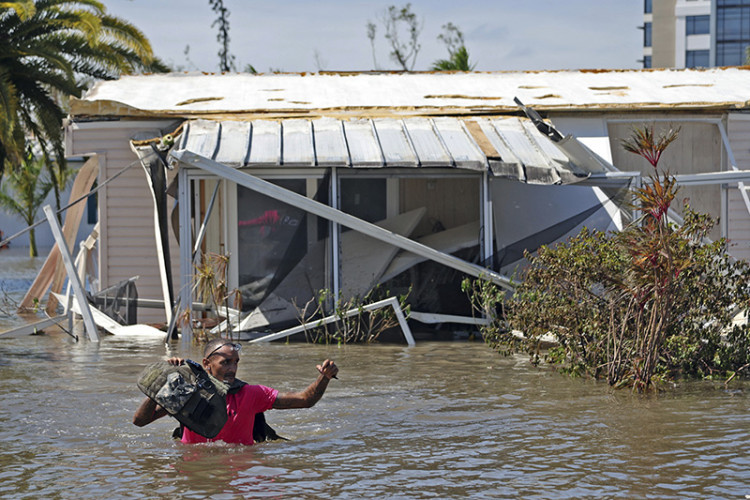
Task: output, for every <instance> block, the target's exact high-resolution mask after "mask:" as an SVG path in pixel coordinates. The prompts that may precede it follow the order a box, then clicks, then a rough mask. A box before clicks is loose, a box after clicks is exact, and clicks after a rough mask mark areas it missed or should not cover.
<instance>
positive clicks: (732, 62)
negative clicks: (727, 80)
mask: <svg viewBox="0 0 750 500" xmlns="http://www.w3.org/2000/svg"><path fill="white" fill-rule="evenodd" d="M718 5H719V6H718V8H717V10H716V65H717V66H739V65H742V64H745V59H746V55H745V49H746V47H747V46H748V45H750V0H723V1H720V2H719V3H718Z"/></svg>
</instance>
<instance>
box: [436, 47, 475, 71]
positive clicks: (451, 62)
mask: <svg viewBox="0 0 750 500" xmlns="http://www.w3.org/2000/svg"><path fill="white" fill-rule="evenodd" d="M474 66H476V64H470V63H469V51H468V50H466V47H464V46H463V45H462V46H460V47H459V48H458V49H456V50H455V51H454V52H452V53H451V55H450V59H439V60H437V61H435V62H434V63H432V70H433V71H473V70H474Z"/></svg>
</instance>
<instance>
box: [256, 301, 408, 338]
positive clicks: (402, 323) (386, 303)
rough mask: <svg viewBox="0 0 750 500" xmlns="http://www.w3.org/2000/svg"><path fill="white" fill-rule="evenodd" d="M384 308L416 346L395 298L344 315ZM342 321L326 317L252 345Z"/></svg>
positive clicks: (269, 336)
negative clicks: (391, 309)
mask: <svg viewBox="0 0 750 500" xmlns="http://www.w3.org/2000/svg"><path fill="white" fill-rule="evenodd" d="M383 307H392V308H393V312H394V313H395V314H396V319H397V320H398V324H399V326H400V327H401V331H402V332H403V334H404V339H405V340H406V343H407V344H409V346H414V345H415V344H416V343H415V342H414V336H413V335H412V333H411V329H410V328H409V324H408V323H407V322H406V318H405V317H404V312H403V311H402V310H401V305H400V304H399V302H398V299H396V298H395V297H388V298H387V299H383V300H379V301H377V302H373V303H372V304H367V305H366V306H362V307H361V308H359V307H358V308H354V309H350V310H348V311H346V313H344V316H345V317H347V318H350V317H352V316H354V315H356V314H360V313H361V312H362V311H363V310H364V311H374V310H376V309H381V308H383ZM340 320H341V316H339V315H338V314H334V315H332V316H326V317H325V318H322V319H319V320H315V321H311V322H309V323H305V324H302V325H299V326H295V327H292V328H289V329H287V330H283V331H281V332H277V333H272V334H270V335H266V336H263V337H260V338H257V339H253V340H251V341H250V343H253V344H255V343H258V342H270V341H272V340H278V339H283V338H286V337H289V336H291V335H295V334H297V333H302V332H304V331H306V330H307V329H309V328H317V327H320V326H323V325H328V324H331V323H334V322H336V321H340Z"/></svg>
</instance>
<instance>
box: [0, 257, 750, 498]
mask: <svg viewBox="0 0 750 500" xmlns="http://www.w3.org/2000/svg"><path fill="white" fill-rule="evenodd" d="M42 262H43V259H29V258H28V257H27V256H26V255H25V252H24V250H23V249H20V248H19V249H17V248H12V249H11V251H4V252H0V292H2V295H3V297H6V296H7V297H10V298H12V299H15V300H16V301H17V300H20V298H21V297H22V296H23V293H25V291H26V290H27V289H28V286H29V285H30V284H31V281H32V280H33V277H34V276H35V274H36V270H37V269H38V268H39V267H40V266H41V264H42ZM0 304H2V302H0ZM10 310H11V311H12V308H10ZM26 320H28V318H18V317H15V316H13V315H12V314H11V315H7V314H6V315H4V314H3V311H2V308H1V307H0V331H3V330H5V329H8V328H10V327H12V326H16V325H18V324H20V323H23V322H24V321H26ZM168 354H169V355H173V354H176V355H180V356H183V357H192V358H194V359H198V358H199V357H200V356H199V349H198V348H191V347H183V346H182V345H181V344H178V345H177V346H175V347H173V348H171V349H170V350H168V349H167V348H166V347H165V346H164V345H163V344H162V343H161V340H159V339H152V340H139V341H136V340H134V339H132V338H113V337H105V338H103V339H102V342H100V343H99V344H95V343H90V342H85V341H82V342H80V343H75V342H74V341H73V339H71V338H70V337H68V336H66V335H64V334H57V335H42V336H34V337H26V338H19V339H7V338H6V339H4V338H2V336H0V401H2V404H1V405H0V498H75V499H88V498H97V499H98V498H175V497H180V498H215V499H224V498H243V497H244V498H263V497H275V498H319V497H325V498H518V497H522V498H586V497H588V498H591V497H597V498H599V497H606V498H744V497H745V495H750V458H749V457H750V435H749V433H750V415H749V414H748V410H750V396H749V391H750V384H748V383H743V384H739V383H735V382H732V384H731V386H730V388H729V389H726V388H725V387H724V385H723V384H721V383H712V382H691V383H684V384H680V385H678V386H677V387H674V388H670V389H669V390H667V391H665V392H663V393H661V394H659V395H656V396H648V397H642V396H636V395H632V394H630V393H628V392H625V391H618V392H614V391H612V390H610V389H609V388H608V387H607V386H606V384H601V383H594V382H591V381H585V380H577V379H569V378H566V377H564V376H561V375H558V374H555V373H552V372H550V371H548V370H545V369H537V368H534V367H532V366H530V365H529V364H528V362H527V359H526V357H524V356H519V357H514V358H503V357H500V356H498V355H497V354H495V353H493V352H492V351H490V350H489V349H488V348H487V347H485V346H484V345H483V344H482V343H479V342H477V343H468V342H456V343H419V344H418V345H417V346H416V347H414V348H407V347H400V346H386V345H374V346H345V347H342V348H337V347H334V346H328V347H327V346H316V345H300V344H296V345H284V344H273V345H265V346H250V345H246V346H245V348H244V349H243V352H242V358H243V359H242V363H241V368H240V374H239V376H240V378H243V379H245V380H248V381H250V382H253V383H262V384H265V385H269V386H272V387H276V388H278V389H280V390H282V391H287V390H298V389H302V388H304V387H305V386H306V385H307V384H308V383H309V382H310V381H311V380H312V379H313V378H314V377H315V375H316V371H315V364H316V363H318V362H320V361H322V360H323V359H324V358H326V357H331V358H333V359H335V360H336V362H337V364H338V365H339V366H340V368H341V372H340V380H338V381H333V382H332V383H331V386H330V388H329V390H328V392H327V393H326V395H325V397H324V398H323V400H322V401H321V402H320V403H318V405H316V406H315V407H314V408H312V409H309V410H287V411H277V410H274V411H271V412H269V413H268V414H267V417H268V420H269V422H270V423H271V424H272V425H273V426H274V427H275V428H276V429H277V431H278V432H279V433H280V434H281V435H282V436H286V437H288V438H290V439H291V441H289V442H277V443H264V444H261V445H256V446H254V447H242V446H229V445H217V444H213V445H197V446H195V445H194V446H186V445H182V444H180V443H176V442H174V441H173V440H172V439H171V438H170V437H169V436H170V434H171V431H172V429H173V428H174V427H175V421H174V420H171V419H167V418H165V419H162V420H159V421H157V422H154V423H153V424H151V425H149V426H147V427H145V428H137V427H135V426H133V425H132V424H131V423H130V422H131V419H132V416H133V412H134V410H135V408H136V407H137V406H138V404H139V403H140V401H141V399H142V395H141V394H140V392H139V391H138V389H137V388H136V386H135V380H136V378H137V376H138V373H139V372H140V371H141V369H142V368H143V366H145V365H146V364H148V363H150V362H151V361H154V360H157V359H160V358H162V357H164V356H165V355H168Z"/></svg>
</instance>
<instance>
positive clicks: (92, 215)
mask: <svg viewBox="0 0 750 500" xmlns="http://www.w3.org/2000/svg"><path fill="white" fill-rule="evenodd" d="M94 186H95V187H96V183H94ZM97 220H99V205H98V202H97V194H96V193H94V194H93V195H91V196H89V197H88V199H87V200H86V223H87V224H96V222H97Z"/></svg>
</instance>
